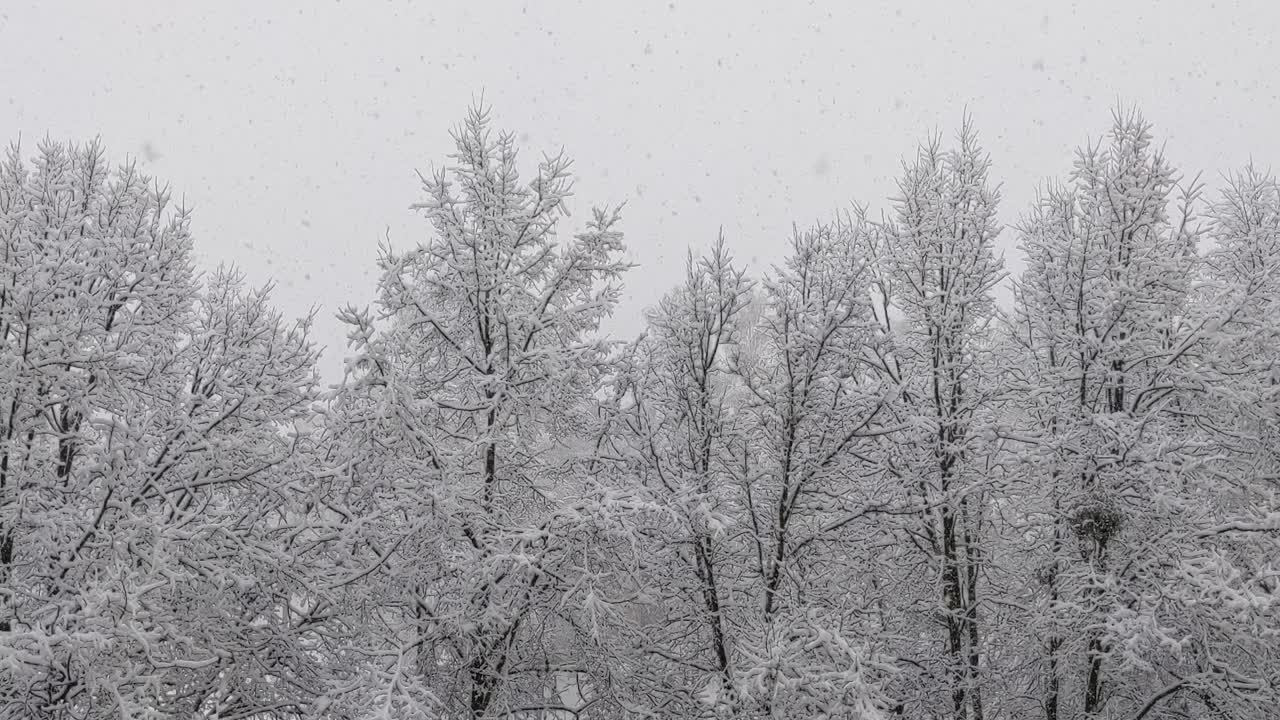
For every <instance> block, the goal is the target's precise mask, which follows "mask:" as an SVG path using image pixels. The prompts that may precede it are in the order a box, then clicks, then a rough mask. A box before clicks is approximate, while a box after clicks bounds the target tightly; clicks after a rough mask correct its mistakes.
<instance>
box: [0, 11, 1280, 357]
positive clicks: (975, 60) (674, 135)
mask: <svg viewBox="0 0 1280 720" xmlns="http://www.w3.org/2000/svg"><path fill="white" fill-rule="evenodd" d="M1277 31H1280V4H1277V3H1275V2H1266V1H1259V2H1252V3H1240V4H1235V3H1228V2H1218V3H1216V4H1211V3H1207V2H1190V1H1181V0H1180V1H1178V2H1165V3H1159V4H1146V3H1136V2H1117V1H1114V0H1112V1H1106V0H1104V1H1100V2H1093V1H1090V2H1074V3H1068V2H1057V3H1052V4H1046V5H1034V4H1030V3H1021V2H1003V3H1000V2H979V3H958V2H946V3H943V2H937V3H872V2H828V3H808V4H803V3H798V2H796V3H789V2H778V3H764V2H751V1H747V0H739V1H738V2H694V1H693V0H676V2H674V3H669V2H667V1H666V0H663V1H661V2H642V1H638V0H632V1H630V2H590V1H584V2H579V3H567V2H565V3H562V2H543V3H535V2H480V1H476V2H467V1H466V0H448V1H447V2H395V3H381V2H377V3H375V2H366V3H356V2H305V3H284V2H217V3H200V4H195V3H192V4H185V3H173V2H163V3H162V2H129V3H100V2H88V1H86V2H79V3H65V2H31V3H23V2H10V1H9V0H4V1H2V2H0V109H2V110H0V137H3V138H7V139H10V140H12V139H16V138H17V137H18V136H19V133H21V136H22V138H23V143H24V154H26V155H28V156H29V155H30V154H31V152H32V151H34V149H35V143H36V141H37V140H39V139H40V138H42V137H44V136H45V135H46V134H47V135H49V136H51V137H53V138H55V139H71V140H77V141H79V140H84V139H87V138H90V137H92V136H94V135H97V134H100V135H101V136H102V138H103V140H104V141H105V142H106V144H107V147H108V152H109V155H110V157H111V158H112V159H113V160H114V161H120V160H123V159H124V158H125V157H126V156H133V157H137V158H138V159H139V160H140V161H141V162H142V164H143V165H144V166H145V169H146V170H147V171H148V172H150V173H151V174H154V175H156V176H157V177H159V178H160V179H162V180H164V181H167V182H169V183H170V184H171V185H172V187H173V189H174V191H175V194H176V195H179V196H185V198H186V200H187V202H188V204H189V205H191V206H193V207H194V209H195V213H194V225H193V228H194V232H195V234H196V248H197V254H198V261H199V262H200V264H201V266H202V267H204V268H206V269H211V268H214V267H216V266H217V265H218V264H219V263H222V262H227V263H235V264H237V265H239V266H241V268H242V269H244V270H245V271H246V272H247V274H248V275H249V277H250V279H251V280H253V281H254V282H255V284H258V283H261V282H265V281H266V280H268V279H272V278H274V279H275V280H276V281H277V284H278V286H277V290H276V292H275V296H274V297H275V300H276V303H277V304H278V305H279V306H280V307H281V308H283V309H284V310H285V311H286V312H287V313H289V314H292V315H299V314H303V313H305V312H306V311H307V309H308V308H309V307H311V306H312V305H316V306H319V308H320V314H319V317H318V318H317V337H318V340H319V341H320V342H321V343H323V344H325V345H327V346H328V348H329V349H328V350H327V351H326V354H325V359H324V361H323V363H322V371H323V373H324V375H325V377H326V379H327V380H329V381H336V380H338V379H340V377H341V369H340V368H341V357H342V354H343V348H344V343H343V337H342V333H341V329H340V327H339V324H338V323H337V322H336V321H335V320H334V319H333V312H334V311H335V310H336V309H337V308H338V307H339V306H341V305H344V304H346V303H348V302H355V303H357V304H361V305H363V304H365V303H367V302H368V301H369V300H371V299H372V296H373V284H374V259H375V253H376V249H377V245H378V242H379V241H380V240H381V239H382V238H383V237H384V235H385V234H387V233H389V235H390V238H391V241H392V243H393V244H394V245H395V246H397V247H401V248H404V247H408V246H410V245H412V244H414V243H416V242H419V241H420V240H422V239H424V238H425V233H426V231H427V224H426V221H425V220H423V219H421V218H420V217H418V216H417V215H415V214H414V213H412V212H411V211H410V210H409V209H408V206H409V205H410V204H411V203H413V202H415V201H417V200H418V199H419V183H418V180H417V179H416V176H415V175H414V171H415V169H422V170H424V171H425V170H427V169H428V168H429V167H430V166H431V165H432V163H435V164H437V165H439V164H440V163H441V162H442V161H443V160H444V159H445V155H446V154H447V153H449V152H451V151H452V149H453V148H452V144H451V141H450V138H449V134H448V131H449V130H450V128H452V127H453V126H455V124H456V123H457V122H458V121H459V120H461V119H462V117H463V115H464V113H465V111H466V109H467V106H468V105H469V104H470V103H471V102H472V100H473V99H474V98H476V97H477V96H478V95H479V93H480V92H481V91H483V93H484V98H485V100H486V101H487V102H488V103H489V104H490V105H491V106H492V109H493V116H494V119H495V121H496V123H497V125H498V126H499V127H501V128H506V129H510V130H512V131H513V132H515V133H516V134H517V136H518V137H520V138H521V146H522V148H523V156H524V158H525V159H526V160H527V161H528V162H529V163H530V165H531V166H532V163H533V162H534V161H536V160H537V159H538V158H539V157H540V156H541V153H542V152H544V151H552V152H554V151H556V150H558V149H559V148H561V147H563V148H564V149H565V150H566V151H567V153H568V155H569V156H570V157H572V158H574V161H575V165H574V168H575V171H576V173H577V178H578V180H577V186H576V198H575V199H574V201H573V202H572V209H573V210H574V214H573V216H572V217H571V218H569V220H568V223H569V225H568V227H566V230H569V229H573V230H578V229H581V227H582V223H584V222H585V219H586V218H587V217H588V216H589V212H588V211H589V206H590V205H594V204H613V203H617V202H620V201H624V200H625V201H627V209H626V211H625V213H624V216H623V225H622V229H623V231H624V232H625V233H626V235H627V242H628V245H629V247H630V252H631V257H632V259H633V260H634V261H635V262H638V263H639V264H640V267H639V268H637V269H636V270H635V271H633V272H632V273H631V274H630V275H629V277H628V278H627V294H626V301H625V302H624V304H623V306H622V307H621V308H619V310H618V313H617V317H616V318H615V319H614V321H613V322H612V323H611V324H610V328H609V329H610V330H612V331H613V332H615V333H616V334H618V335H621V336H631V335H633V334H634V333H635V332H638V331H639V329H640V328H641V325H642V319H641V313H642V311H643V309H644V308H645V307H647V306H650V305H652V304H654V303H655V302H656V301H657V299H658V298H659V297H660V295H661V294H662V293H663V292H665V291H666V290H667V289H668V288H669V287H670V286H671V285H673V284H674V283H675V282H676V280H677V279H678V277H679V273H680V272H681V271H682V269H683V263H684V255H685V250H686V248H688V247H691V246H692V247H693V248H694V250H695V251H697V250H699V249H701V248H703V247H705V246H706V244H707V243H709V242H710V241H712V240H714V238H715V236H716V233H717V230H718V228H719V227H721V226H723V228H724V232H725V235H726V238H727V240H728V242H729V244H730V245H731V247H732V248H733V250H734V252H735V254H736V255H737V256H738V257H739V259H740V260H742V261H744V262H746V263H748V264H749V265H750V266H751V267H752V268H753V270H754V271H755V272H756V273H757V274H758V273H759V272H761V271H763V270H765V269H767V268H768V266H769V265H771V264H772V263H775V262H777V261H778V260H780V259H781V257H782V256H783V254H784V252H785V247H786V246H785V243H786V240H787V239H788V237H789V235H790V231H791V230H790V229H791V225H792V223H793V222H795V223H799V224H801V225H808V224H810V223H812V222H814V221H816V220H823V219H827V218H829V217H831V215H832V214H833V213H834V212H835V211H837V210H840V209H843V208H847V207H848V206H849V204H850V203H851V202H853V201H857V202H860V203H863V204H867V205H869V206H870V207H871V208H872V211H873V213H875V214H877V215H878V214H879V211H880V210H881V209H884V208H886V207H887V201H886V198H887V197H888V196H890V195H892V194H893V192H894V190H895V187H894V179H895V177H896V176H897V174H898V173H899V169H900V161H901V159H902V158H903V157H904V156H908V155H911V154H912V153H913V152H914V149H915V147H916V145H917V143H918V142H919V141H921V140H923V139H925V138H927V137H928V136H929V134H930V133H932V132H935V131H941V132H942V133H944V135H946V136H948V139H949V137H950V136H951V135H953V133H954V131H955V130H956V129H957V128H958V126H959V123H960V120H961V116H962V113H963V111H964V109H965V108H966V107H967V108H968V110H969V112H970V113H971V114H972V115H973V117H974V120H975V122H976V125H977V127H978V130H979V132H980V135H981V138H982V140H983V142H984V144H985V146H986V148H987V150H988V151H989V152H990V153H991V156H992V160H993V163H994V167H993V175H994V177H995V178H996V179H997V180H998V181H1000V182H1002V183H1003V193H1004V205H1003V213H1002V215H1003V218H1004V220H1005V221H1006V222H1007V223H1010V224H1012V223H1014V222H1016V220H1017V218H1018V216H1019V215H1020V214H1021V213H1022V211H1023V209H1024V208H1025V207H1027V205H1028V203H1030V202H1031V201H1032V199H1033V198H1034V194H1035V190H1036V188H1037V186H1038V185H1039V184H1040V183H1041V182H1042V181H1043V180H1044V179H1045V178H1047V177H1051V176H1052V177H1061V176H1063V175H1064V174H1065V173H1066V172H1068V171H1069V169H1070V164H1071V160H1072V154H1071V153H1072V150H1073V148H1075V147H1076V146H1078V145H1079V144H1081V143H1083V142H1085V141H1088V140H1090V139H1095V138H1097V137H1099V136H1100V135H1101V134H1102V133H1104V132H1105V131H1106V129H1107V128H1108V126H1109V122H1110V112H1111V110H1112V109H1113V108H1114V107H1115V106H1116V104H1117V102H1124V103H1127V104H1136V105H1137V106H1138V107H1140V108H1141V109H1142V110H1143V112H1144V113H1145V114H1146V116H1147V117H1148V119H1150V120H1152V121H1153V122H1154V123H1155V125H1156V133H1157V136H1158V138H1160V139H1161V140H1163V141H1165V142H1166V148H1167V151H1168V154H1169V156H1170V157H1171V159H1172V160H1173V161H1174V162H1175V163H1176V164H1177V165H1178V166H1179V167H1181V168H1183V169H1184V170H1185V171H1187V174H1188V175H1191V174H1193V173H1194V172H1196V171H1204V172H1205V178H1206V180H1207V181H1208V182H1209V184H1210V186H1211V187H1214V186H1218V185H1220V184H1221V181H1220V174H1221V173H1222V172H1225V171H1227V170H1230V169H1234V168H1237V167H1240V166H1243V165H1244V164H1246V163H1247V162H1249V161H1250V159H1252V160H1253V161H1254V162H1255V163H1256V164H1258V165H1261V166H1263V167H1271V166H1272V165H1273V163H1275V162H1276V160H1277V158H1280V46H1277V44H1276V42H1275V39H1274V38H1275V37H1276V35H1277ZM1015 243H1016V238H1015V235H1014V233H1013V232H1012V231H1011V230H1006V232H1005V234H1004V235H1003V236H1002V244H1003V246H1004V247H1005V248H1006V254H1007V256H1008V257H1009V259H1010V260H1011V261H1015V262H1016V261H1017V256H1018V252H1017V251H1016V250H1015V249H1014V245H1015Z"/></svg>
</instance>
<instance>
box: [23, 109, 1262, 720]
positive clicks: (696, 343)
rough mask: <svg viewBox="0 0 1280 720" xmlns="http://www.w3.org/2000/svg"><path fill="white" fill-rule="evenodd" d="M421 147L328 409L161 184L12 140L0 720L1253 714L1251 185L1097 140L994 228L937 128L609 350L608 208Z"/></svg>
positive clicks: (678, 295)
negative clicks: (399, 247) (417, 236)
mask: <svg viewBox="0 0 1280 720" xmlns="http://www.w3.org/2000/svg"><path fill="white" fill-rule="evenodd" d="M454 140H455V142H456V146H457V152H456V153H455V154H454V155H452V156H451V157H450V159H449V161H448V162H447V163H446V165H445V166H444V167H443V168H441V169H439V170H434V171H432V172H431V173H429V174H427V175H424V176H423V178H422V183H423V199H422V201H421V203H419V204H418V205H416V206H415V209H416V210H417V211H418V212H420V213H421V214H422V215H423V216H424V218H425V219H426V221H427V223H426V227H425V231H424V232H425V234H424V238H423V240H422V242H421V243H419V244H417V245H415V246H414V247H410V248H407V249H405V250H403V251H394V250H393V249H392V248H390V247H384V248H383V249H382V252H381V254H380V257H379V260H378V262H379V268H380V270H381V275H380V277H379V281H378V288H377V290H378V295H377V302H376V304H375V305H374V306H373V307H372V308H367V309H362V308H354V307H349V308H345V309H343V310H342V311H341V312H340V317H341V318H342V319H343V320H344V321H345V322H346V323H347V324H348V326H349V328H350V335H349V337H350V341H351V344H350V348H349V353H348V359H347V371H346V374H345V377H344V379H343V381H342V383H341V384H339V385H336V386H334V387H333V388H332V389H330V390H329V391H327V392H322V391H320V390H319V389H318V383H317V377H316V373H315V370H314V364H315V360H316V351H315V350H314V349H313V346H312V344H311V341H310V340H309V337H308V326H309V323H308V321H307V320H306V319H304V320H303V321H299V322H291V321H286V320H285V319H283V318H282V317H281V316H280V315H279V314H278V313H277V312H275V311H274V310H273V309H272V308H271V306H270V304H269V299H268V297H267V291H266V290H265V289H263V290H252V289H249V288H246V287H245V286H244V283H243V281H242V280H241V278H240V277H239V275H238V274H237V273H235V272H234V271H219V272H217V273H215V274H213V275H212V276H207V277H206V276H201V275H200V274H198V273H196V272H195V270H194V269H193V266H192V263H191V261H190V259H189V255H190V252H191V234H190V230H189V217H188V215H187V213H186V212H185V211H184V210H182V209H181V208H177V209H175V208H171V207H170V203H169V196H168V193H167V191H166V190H165V189H164V188H162V187H160V186H158V185H157V184H155V183H154V182H152V181H151V180H150V179H149V178H147V177H145V176H143V175H142V174H141V173H140V172H139V171H138V169H137V168H136V167H134V166H133V165H131V164H130V165H125V166H123V167H119V168H114V169H113V168H111V167H109V166H108V164H107V161H106V159H105V153H104V152H103V149H102V148H101V147H100V146H99V145H98V144H97V143H96V142H94V143H90V144H88V145H85V146H73V145H61V144H56V143H52V142H46V143H43V144H41V145H39V146H38V147H37V148H36V149H35V152H34V153H32V154H31V157H30V158H29V159H26V158H24V156H23V153H24V151H25V150H26V149H20V148H17V147H15V148H13V149H12V150H11V152H10V153H9V155H8V157H7V160H6V162H5V163H4V164H3V167H2V168H0V717H6V718H8V717H14V718H48V719H51V720H52V719H59V720H61V719H64V718H65V719H68V720H69V719H71V718H104V719H105V718H148V717H151V718H171V717H182V718H189V717H204V718H221V719H224V720H225V719H229V718H264V719H265V718H272V719H284V718H334V719H339V718H341V719H348V718H349V719H355V718H387V719H391V718H424V719H425V718H467V719H473V720H478V719H480V718H513V719H514V718H576V719H578V720H588V719H592V720H606V719H611V718H689V717H705V718H712V717H722V718H796V719H799V718H866V719H868V720H870V719H872V718H883V719H888V718H895V717H900V718H948V719H951V720H993V719H1001V718H1009V719H1010V720H1012V719H1014V718H1032V717H1043V718H1045V720H1068V719H1075V718H1115V719H1117V720H1144V719H1145V720H1155V719H1157V718H1162V719H1166V720H1172V719H1174V718H1179V719H1181V718H1210V717H1211V718H1223V719H1226V720H1250V719H1252V718H1260V717H1267V716H1269V715H1271V714H1274V712H1275V708H1276V707H1280V616H1278V615H1277V603H1278V602H1280V565H1278V564H1277V563H1278V560H1277V558H1280V500H1278V499H1277V491H1278V490H1280V453H1278V451H1277V449H1276V448H1277V447H1278V445H1277V441H1278V440H1280V430H1278V423H1277V420H1278V419H1280V366H1278V365H1277V358H1280V185H1278V184H1277V182H1276V181H1275V180H1274V179H1273V178H1272V177H1271V176H1270V175H1268V174H1265V173H1261V172H1259V171H1257V170H1255V169H1253V168H1247V169H1245V170H1243V171H1241V172H1239V173H1236V174H1233V175H1230V176H1229V177H1227V178H1226V179H1225V182H1224V187H1222V188H1219V189H1217V190H1210V189H1206V188H1204V187H1203V186H1202V185H1201V184H1200V183H1199V182H1198V181H1197V180H1194V179H1192V180H1185V179H1184V178H1183V176H1182V175H1180V174H1179V172H1178V171H1177V170H1176V169H1175V168H1174V166H1173V165H1172V164H1171V163H1170V162H1169V161H1168V160H1167V159H1166V158H1165V156H1164V154H1163V152H1162V151H1161V150H1160V149H1159V147H1158V146H1157V144H1156V143H1155V141H1154V140H1153V138H1152V133H1151V127H1150V126H1149V125H1148V124H1147V123H1146V122H1145V121H1144V120H1143V119H1142V118H1141V117H1140V116H1139V115H1137V114H1136V113H1132V112H1120V113H1117V114H1116V115H1115V117H1114V121H1113V124H1112V127H1111V129H1110V131H1109V133H1108V134H1106V135H1105V136H1104V137H1103V138H1102V139H1100V140H1099V141H1098V142H1097V143H1096V144H1094V145H1090V146H1087V147H1085V148H1082V149H1081V150H1080V151H1079V152H1078V153H1077V155H1076V158H1075V162H1074V164H1073V165H1072V166H1071V169H1070V171H1069V172H1068V173H1067V174H1066V175H1065V176H1064V177H1062V178H1061V179H1060V180H1058V181H1055V182H1053V183H1050V184H1049V185H1047V186H1046V187H1044V188H1042V190H1041V192H1040V194H1039V196H1038V199H1037V201H1036V202H1035V203H1034V204H1033V205H1032V207H1030V208H1027V209H1025V211H1023V212H1022V214H1021V219H1020V221H1019V222H1018V223H1017V224H1016V225H1015V226H1014V227H1012V228H1009V229H1004V228H1001V227H1000V225H999V223H998V221H997V216H998V212H999V201H1000V193H999V192H998V190H997V188H996V186H995V185H994V184H993V181H992V180H991V178H990V177H989V168H990V162H989V160H988V156H987V153H986V152H985V151H984V150H983V149H982V148H981V146H980V144H979V141H978V136H977V133H976V132H975V131H974V128H973V126H972V124H971V123H969V122H968V121H966V122H965V123H964V125H963V126H962V128H961V130H960V132H959V133H958V135H957V137H956V139H955V142H954V144H952V145H951V146H949V147H948V146H947V145H945V144H944V143H943V142H941V140H934V141H931V142H929V143H926V144H925V145H923V146H922V147H921V148H920V149H919V151H918V152H917V154H916V155H915V156H914V157H912V158H911V159H910V160H909V161H908V162H906V163H905V164H904V166H903V172H902V176H901V179H900V180H899V182H898V185H897V188H896V191H894V192H893V193H892V196H891V198H890V202H889V204H888V206H887V209H886V212H885V214H884V215H882V216H881V217H880V218H878V219H877V218H874V217H872V216H871V215H869V214H868V213H867V212H866V211H865V210H864V209H862V208H856V209H855V210H852V211H850V212H848V213H845V214H842V215H840V216H839V217H836V218H833V219H832V220H830V221H829V222H825V223H820V224H818V225H815V226H812V227H809V228H807V229H797V230H796V231H795V233H794V234H793V236H792V237H791V238H790V241H789V244H788V246H787V254H786V257H785V258H784V259H783V260H782V261H781V262H780V263H779V264H778V265H777V266H776V267H774V268H773V269H772V270H770V271H769V272H767V273H764V274H763V275H761V276H759V277H750V276H749V275H748V274H747V273H746V272H745V271H744V269H743V268H741V267H740V266H738V265H737V264H736V263H735V261H734V259H733V257H732V253H731V250H730V248H731V245H732V243H731V242H728V241H726V240H724V239H723V238H721V239H720V240H719V241H718V242H717V243H715V244H714V245H713V246H712V247H711V248H710V250H709V251H708V252H707V253H706V254H705V255H703V256H694V255H692V254H691V255H690V257H689V259H688V261H687V262H686V264H685V267H684V274H683V277H680V278H673V279H672V280H673V281H674V287H673V288H672V289H671V291H670V292H669V293H667V295H666V296H665V297H664V298H663V299H662V301H661V302H660V303H659V304H658V305H657V306H656V307H654V308H652V309H651V310H650V311H649V312H648V314H647V316H646V319H647V330H646V331H645V332H644V334H643V335H642V336H641V337H640V338H638V339H636V340H634V341H632V342H614V341H610V340H608V339H606V338H604V337H603V336H602V334H601V333H600V331H599V326H600V323H601V322H602V321H603V320H605V319H606V318H607V317H608V316H609V314H610V313H611V312H612V311H613V309H614V306H615V304H616V302H617V300H618V298H619V296H620V292H621V281H622V280H623V278H624V277H625V275H626V272H627V270H628V265H627V263H625V262H624V261H623V259H622V255H623V252H624V250H625V248H624V246H623V242H622V235H621V233H620V231H619V230H618V227H619V225H620V218H619V213H618V212H617V211H616V210H595V211H594V212H593V213H592V214H591V215H590V217H589V219H588V220H587V221H586V222H585V224H584V225H583V226H582V227H581V228H580V230H579V231H578V232H577V233H576V234H571V233H569V232H568V231H567V230H566V228H565V225H566V220H565V218H566V217H567V216H568V211H567V207H568V201H569V199H570V197H571V195H572V177H571V174H570V172H569V162H568V161H567V160H566V159H565V158H563V157H561V156H553V157H547V158H544V159H543V160H542V162H541V163H539V164H537V165H536V167H532V174H531V175H530V176H528V177H527V178H526V177H523V176H522V175H521V165H522V163H521V162H520V159H519V158H518V157H517V151H516V150H517V149H516V147H515V142H514V140H513V138H512V136H510V135H506V134H497V133H495V132H494V131H493V130H492V129H491V126H490V121H489V118H488V115H487V113H486V112H485V111H484V110H482V109H475V110H472V111H471V112H470V113H469V114H468V116H467V118H466V120H465V121H464V122H463V123H462V124H461V125H460V126H459V127H458V129H457V130H456V131H455V133H454ZM1001 233H1009V234H1011V235H1012V236H1013V238H1014V239H1015V240H1016V242H1017V245H1018V247H1019V250H1020V252H1021V253H1022V254H1023V257H1024V259H1025V263H1024V265H1023V268H1024V269H1023V270H1022V271H1021V272H1020V273H1018V274H1017V275H1016V276H1010V275H1009V274H1008V273H1007V272H1006V271H1005V269H1004V264H1003V260H1002V259H1001V257H1000V256H999V254H998V253H997V252H996V244H997V240H998V238H999V237H1000V236H1001ZM1002 287H1007V288H1009V289H1011V290H1012V293H1011V297H1012V301H1011V302H1009V303H1005V304H1001V303H998V302H997V300H996V298H997V296H998V295H1000V290H1001V288H1002Z"/></svg>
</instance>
